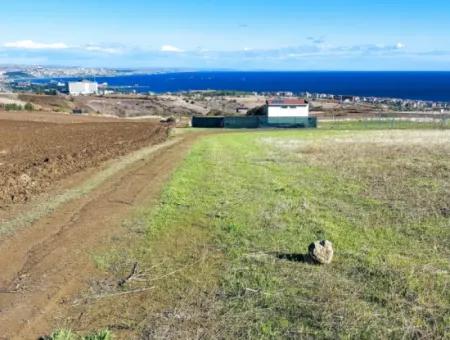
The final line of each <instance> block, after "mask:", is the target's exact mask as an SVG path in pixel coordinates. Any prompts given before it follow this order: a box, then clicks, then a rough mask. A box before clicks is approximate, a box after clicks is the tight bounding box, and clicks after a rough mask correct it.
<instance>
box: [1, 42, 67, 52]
mask: <svg viewBox="0 0 450 340" xmlns="http://www.w3.org/2000/svg"><path fill="white" fill-rule="evenodd" d="M3 47H6V48H17V49H26V50H62V49H67V48H69V46H67V45H66V44H64V43H60V42H59V43H50V44H47V43H39V42H35V41H33V40H19V41H13V42H7V43H5V44H3Z"/></svg>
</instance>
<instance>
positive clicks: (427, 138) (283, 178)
mask: <svg viewBox="0 0 450 340" xmlns="http://www.w3.org/2000/svg"><path fill="white" fill-rule="evenodd" d="M124 227H125V228H128V229H129V230H130V237H129V238H128V239H120V240H115V241H114V244H115V246H114V249H110V250H109V251H105V252H101V253H96V254H95V256H94V257H95V260H96V262H97V264H98V266H99V267H101V268H103V269H104V270H105V271H107V272H108V273H109V275H110V277H111V278H112V279H111V281H108V282H100V283H96V284H95V285H93V288H92V291H91V292H90V293H89V294H90V296H91V297H92V299H91V300H90V303H89V307H88V310H87V311H85V312H84V313H83V318H81V319H79V320H78V321H77V323H73V324H69V325H68V326H69V327H74V328H75V329H80V330H83V329H85V330H86V329H92V328H93V327H94V328H97V329H103V328H109V329H110V330H111V331H112V332H113V333H114V334H116V336H118V337H119V338H121V337H126V336H129V335H130V334H132V335H138V336H140V337H143V338H155V337H156V338H197V337H204V338H238V337H243V338H280V337H291V338H310V337H318V338H337V337H339V338H405V339H409V338H411V339H412V338H450V287H449V283H450V246H449V245H450V131H448V130H374V131H364V130H360V131H345V130H342V131H341V130H339V131H334V130H333V129H331V130H297V131H264V132H251V133H249V132H239V133H227V134H222V135H212V136H207V137H204V138H203V139H202V140H201V141H200V142H199V143H198V144H196V145H195V147H194V148H193V150H192V151H191V153H190V155H189V156H188V158H187V159H186V160H185V162H184V164H183V165H182V166H181V167H180V168H179V169H178V170H177V171H176V173H175V174H174V175H173V178H172V180H171V181H170V183H169V184H168V185H167V187H166V189H165V191H164V193H163V195H162V197H161V200H160V202H159V203H158V204H157V205H156V207H153V208H151V209H149V210H143V211H140V212H139V213H138V214H137V217H136V218H135V219H134V220H132V221H129V222H128V223H127V224H126V225H125V226H124ZM320 239H328V240H330V241H331V242H332V243H333V245H334V248H335V258H334V261H333V263H332V264H331V265H328V266H317V265H311V264H309V263H304V262H302V259H303V257H302V256H301V255H302V254H304V253H305V252H306V250H307V247H308V245H309V243H311V242H313V241H315V240H320ZM134 264H136V265H134ZM130 268H134V269H135V270H133V271H132V272H131V275H129V273H130ZM136 268H137V269H136ZM124 277H125V278H126V280H124V281H123V282H122V284H120V288H118V289H117V288H115V286H114V285H113V284H111V282H117V280H120V279H121V278H124ZM87 299H88V300H89V295H88V296H87ZM83 308H85V307H83Z"/></svg>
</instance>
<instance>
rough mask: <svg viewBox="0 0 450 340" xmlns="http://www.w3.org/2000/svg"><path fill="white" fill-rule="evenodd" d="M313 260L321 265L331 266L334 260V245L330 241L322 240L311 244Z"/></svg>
mask: <svg viewBox="0 0 450 340" xmlns="http://www.w3.org/2000/svg"><path fill="white" fill-rule="evenodd" d="M308 251H309V256H310V257H311V259H312V260H313V261H314V262H316V263H320V264H329V263H331V261H332V260H333V254H334V251H333V244H332V243H331V242H330V241H327V240H322V241H316V242H314V243H311V244H310V245H309V247H308Z"/></svg>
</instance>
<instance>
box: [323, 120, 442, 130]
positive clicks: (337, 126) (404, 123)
mask: <svg viewBox="0 0 450 340" xmlns="http://www.w3.org/2000/svg"><path fill="white" fill-rule="evenodd" d="M319 128H320V129H325V130H384V129H401V130H405V129H450V119H448V118H447V119H441V120H435V121H422V122H421V121H413V120H398V119H392V118H391V119H390V118H384V119H379V118H374V119H360V120H336V121H325V122H324V121H321V120H320V119H319Z"/></svg>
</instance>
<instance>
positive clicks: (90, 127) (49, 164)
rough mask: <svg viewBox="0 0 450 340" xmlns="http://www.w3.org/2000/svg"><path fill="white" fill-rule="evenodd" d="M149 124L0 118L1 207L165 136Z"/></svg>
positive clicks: (162, 130) (165, 131)
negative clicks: (48, 121) (71, 122)
mask: <svg viewBox="0 0 450 340" xmlns="http://www.w3.org/2000/svg"><path fill="white" fill-rule="evenodd" d="M168 131H169V128H168V127H167V126H163V125H160V124H155V123H149V122H145V123H143V122H139V123H131V122H102V123H80V124H54V123H42V122H30V121H11V120H0V136H1V139H0V206H5V205H9V204H12V203H17V202H24V201H28V200H29V199H30V198H31V197H32V196H34V195H36V194H39V193H41V192H43V191H44V190H46V189H48V188H49V187H50V186H51V184H52V183H54V182H55V181H58V180H61V179H63V178H65V177H67V176H70V175H72V174H74V173H76V172H79V171H80V170H83V169H85V168H88V167H92V166H97V165H98V164H100V163H101V162H104V161H106V160H109V159H112V158H114V157H117V156H120V155H124V154H125V153H128V152H130V151H133V150H136V149H139V148H141V147H144V146H148V145H153V144H157V143H160V142H162V141H164V140H166V138H167V136H168Z"/></svg>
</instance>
